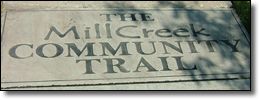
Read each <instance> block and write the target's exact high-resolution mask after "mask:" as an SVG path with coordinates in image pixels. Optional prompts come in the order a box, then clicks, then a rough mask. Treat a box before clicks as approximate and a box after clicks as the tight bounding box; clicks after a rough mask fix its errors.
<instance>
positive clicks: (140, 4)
mask: <svg viewBox="0 0 260 100" xmlns="http://www.w3.org/2000/svg"><path fill="white" fill-rule="evenodd" d="M231 5H232V3H231V2H230V1H4V7H5V8H8V9H30V8H39V9H42V8H51V9H56V8H229V7H231Z"/></svg>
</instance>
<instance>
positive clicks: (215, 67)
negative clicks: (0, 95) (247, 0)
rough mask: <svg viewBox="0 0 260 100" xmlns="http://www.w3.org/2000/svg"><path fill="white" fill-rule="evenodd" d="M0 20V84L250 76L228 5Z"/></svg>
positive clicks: (243, 38)
mask: <svg viewBox="0 0 260 100" xmlns="http://www.w3.org/2000/svg"><path fill="white" fill-rule="evenodd" d="M2 21H3V22H4V23H3V29H2V30H3V33H2V37H1V38H2V39H1V88H10V87H19V86H22V87H24V86H55V85H64V86H65V85H77V84H87V85H91V84H92V85H93V84H117V83H132V82H166V81H183V80H189V81H196V80H207V79H211V80H214V79H232V78H239V77H243V78H250V38H249V37H248V35H247V32H246V30H243V28H241V27H242V25H241V24H240V23H239V19H237V17H236V14H235V13H234V11H233V10H232V9H171V8H165V9H149V8H147V9H135V8H129V9H123V8H120V9H82V10H69V9H67V10H64V9H60V10H7V11H6V13H5V18H4V20H2V18H1V22H2ZM165 86H167V85H165ZM193 86H194V87H196V85H193ZM147 89H150V88H147Z"/></svg>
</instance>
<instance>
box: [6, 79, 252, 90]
mask: <svg viewBox="0 0 260 100" xmlns="http://www.w3.org/2000/svg"><path fill="white" fill-rule="evenodd" d="M147 89H149V90H250V79H239V80H218V81H197V82H192V81H190V82H169V83H146V84H118V85H96V86H61V87H31V88H9V89H2V90H147Z"/></svg>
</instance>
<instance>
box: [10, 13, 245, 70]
mask: <svg viewBox="0 0 260 100" xmlns="http://www.w3.org/2000/svg"><path fill="white" fill-rule="evenodd" d="M127 15H128V16H127ZM136 15H138V14H100V16H101V17H102V18H103V16H105V18H104V19H105V20H106V21H108V22H109V21H112V20H114V18H115V17H116V16H119V17H118V18H120V19H121V20H120V21H127V20H126V18H128V19H131V20H128V21H154V20H155V19H153V18H152V14H150V13H140V14H139V15H140V16H139V17H140V19H138V18H137V17H136ZM94 26H95V28H94V29H95V32H96V34H95V35H96V36H95V38H96V39H101V38H103V37H101V34H100V27H99V24H97V23H96V24H95V25H94ZM189 26H190V29H185V28H179V29H174V30H170V29H158V30H156V31H155V30H148V29H146V28H143V29H142V32H143V37H144V38H149V34H155V35H156V36H158V37H161V38H163V37H173V36H176V37H180V38H186V37H191V36H194V37H198V36H206V37H208V36H210V34H209V33H203V30H205V28H201V29H200V30H199V31H196V28H195V27H194V25H193V24H189ZM110 27H111V26H110V24H109V23H106V24H105V28H106V29H105V30H106V33H107V35H106V36H107V37H106V38H108V39H113V38H114V37H112V36H113V35H114V34H115V35H117V36H119V37H121V39H124V38H136V39H140V38H141V36H133V35H129V34H128V35H127V33H124V32H122V30H123V29H132V30H133V31H135V28H137V27H138V26H137V25H124V26H122V27H119V28H117V29H116V30H115V31H114V33H113V32H111V28H110ZM90 29H91V28H90V27H86V30H85V31H84V33H85V39H90V38H91V36H90V35H91V33H90ZM189 32H191V33H192V35H191V34H188V33H189ZM53 33H56V34H53ZM69 33H73V34H74V37H75V39H80V36H79V34H78V31H77V29H76V26H72V27H71V28H70V29H68V30H67V31H66V32H65V33H63V34H62V33H61V32H60V31H58V29H56V28H55V27H54V26H51V27H50V29H49V32H48V33H47V35H46V37H45V38H44V41H47V40H49V39H50V37H51V36H54V35H56V36H59V37H60V38H63V37H65V36H66V35H67V34H69ZM129 33H131V32H129ZM165 33H167V34H165ZM92 36H93V35H92ZM119 39H120V38H119ZM239 41H240V40H239V39H238V40H233V41H231V40H194V41H190V40H189V41H174V42H169V41H161V40H158V41H143V42H140V41H139V42H120V43H118V44H113V45H117V47H116V48H115V47H113V46H111V44H110V43H109V42H98V43H97V42H88V43H86V44H85V45H84V46H83V47H78V46H77V44H75V43H64V44H65V46H66V47H63V45H64V44H62V45H61V44H56V43H45V44H42V45H36V46H35V45H33V44H17V45H15V46H13V47H11V48H10V49H9V55H10V56H11V57H13V58H16V59H26V58H30V57H33V55H34V53H36V55H37V56H40V57H42V58H55V57H58V56H60V55H61V54H63V53H64V48H67V54H66V56H65V57H75V55H73V54H76V55H77V57H80V56H81V57H82V56H84V57H93V56H115V55H116V54H118V53H117V52H118V51H120V50H121V54H118V55H119V56H131V55H134V54H140V55H143V56H142V57H141V58H139V59H140V60H139V62H138V64H137V67H136V69H135V70H134V72H140V71H139V70H138V69H139V68H140V67H145V68H147V71H149V72H152V71H158V69H155V68H154V67H153V66H152V65H151V64H150V63H149V62H148V61H147V60H146V59H145V58H144V56H145V55H153V54H155V53H156V52H160V53H162V55H163V54H173V53H172V52H169V50H174V51H176V52H177V53H179V54H183V49H182V45H181V44H187V45H188V47H189V50H190V53H199V51H198V50H197V49H196V46H195V45H194V44H195V43H196V45H205V46H206V47H207V48H205V49H207V50H208V52H215V51H216V50H214V47H213V45H212V44H213V43H214V44H224V45H226V46H227V47H229V48H230V51H231V52H239V50H238V49H237V45H238V43H239ZM145 43H146V44H145ZM147 43H148V44H147ZM155 44H158V45H160V47H159V46H158V45H156V46H158V47H156V46H155ZM129 45H131V47H135V51H131V52H129V49H128V48H129ZM144 45H146V46H145V47H147V45H149V46H148V47H151V50H150V52H145V51H143V48H144ZM23 46H26V47H27V50H28V51H29V50H32V49H33V50H35V52H32V53H30V54H29V55H27V56H21V55H17V53H16V52H17V50H18V49H17V48H20V47H23ZM46 46H51V47H52V48H54V49H56V51H54V52H55V53H54V55H46V54H45V53H44V52H43V51H44V48H45V47H46ZM95 46H99V47H101V48H102V49H100V50H101V51H102V52H101V53H100V54H97V52H96V51H97V50H94V48H95ZM28 47H29V48H28ZM79 48H83V49H81V50H80V49H79ZM156 48H163V51H159V50H157V49H156ZM86 50H87V54H84V53H83V52H84V51H86ZM107 51H109V52H110V53H108V52H107ZM71 52H74V53H71ZM176 52H174V53H176ZM170 58H172V59H174V60H173V61H176V64H177V65H176V66H177V70H197V67H198V66H196V65H194V67H193V68H191V69H188V68H185V67H184V66H183V64H182V60H181V59H183V56H160V57H156V59H158V60H160V62H161V64H162V69H161V71H169V70H172V69H170V68H169V66H168V64H167V59H170ZM154 59H155V58H154ZM101 60H104V61H105V62H106V66H107V71H106V72H105V73H117V72H115V71H114V67H117V68H118V69H119V70H120V71H121V72H124V73H127V72H130V70H129V69H127V68H126V67H125V66H124V63H125V61H126V60H125V59H123V58H111V57H110V58H104V59H77V60H76V63H79V62H85V67H86V72H85V74H95V73H96V72H94V71H93V70H92V69H93V68H92V67H94V66H93V65H92V63H93V61H95V62H101ZM115 61H117V62H118V63H116V64H115ZM131 63H134V62H131ZM143 65H144V66H143Z"/></svg>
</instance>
